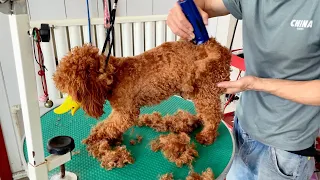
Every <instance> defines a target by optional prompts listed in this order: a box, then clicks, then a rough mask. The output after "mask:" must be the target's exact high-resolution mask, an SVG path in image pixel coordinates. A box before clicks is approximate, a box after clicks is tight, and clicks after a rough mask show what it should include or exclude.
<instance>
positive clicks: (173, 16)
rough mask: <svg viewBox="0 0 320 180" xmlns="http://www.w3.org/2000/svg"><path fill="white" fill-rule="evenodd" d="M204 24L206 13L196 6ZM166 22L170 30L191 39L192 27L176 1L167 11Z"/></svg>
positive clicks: (206, 19)
mask: <svg viewBox="0 0 320 180" xmlns="http://www.w3.org/2000/svg"><path fill="white" fill-rule="evenodd" d="M198 10H199V13H200V15H201V16H202V19H203V22H204V24H205V25H207V24H208V14H207V13H206V12H204V11H203V10H202V9H200V8H198ZM167 24H168V26H169V28H170V29H171V31H172V32H173V33H174V34H175V35H177V36H179V37H181V38H182V39H186V40H192V39H193V38H194V34H193V28H192V25H191V24H190V22H189V21H188V19H187V18H186V16H185V15H184V13H183V12H182V9H181V7H180V5H179V4H178V3H175V5H174V7H173V8H172V9H171V10H170V11H169V14H168V17H167Z"/></svg>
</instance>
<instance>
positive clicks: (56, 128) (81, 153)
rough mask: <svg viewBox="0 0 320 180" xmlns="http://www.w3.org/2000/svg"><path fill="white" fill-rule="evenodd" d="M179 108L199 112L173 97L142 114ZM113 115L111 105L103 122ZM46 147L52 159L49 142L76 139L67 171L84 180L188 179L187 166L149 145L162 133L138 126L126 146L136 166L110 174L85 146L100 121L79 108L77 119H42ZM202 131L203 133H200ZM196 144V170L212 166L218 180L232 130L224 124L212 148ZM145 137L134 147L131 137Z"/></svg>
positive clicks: (229, 150) (51, 116)
mask: <svg viewBox="0 0 320 180" xmlns="http://www.w3.org/2000/svg"><path fill="white" fill-rule="evenodd" d="M178 109H182V110H187V111H189V112H190V113H192V114H194V113H195V108H194V104H193V103H192V102H190V101H187V100H184V99H181V98H180V97H176V96H173V97H171V98H169V99H168V100H166V101H163V102H162V103H161V104H159V105H157V106H152V107H144V108H142V109H141V113H142V114H145V113H152V112H154V111H158V112H160V113H161V114H162V115H166V114H174V113H175V112H176V111H177V110H178ZM110 112H111V109H110V105H109V104H108V103H107V104H106V105H105V114H104V116H103V117H101V120H102V119H104V118H106V117H107V116H108V115H109V113H110ZM41 122H42V132H43V141H44V142H43V145H44V148H45V156H49V153H48V152H47V150H46V144H47V142H48V140H49V139H51V138H53V137H55V136H60V135H66V136H71V137H72V138H74V140H75V143H76V147H75V149H74V152H77V153H75V154H74V155H73V157H72V160H71V161H69V162H68V163H67V164H66V170H67V171H71V172H74V173H75V174H77V176H78V179H80V180H135V179H138V180H157V179H159V177H160V176H161V175H162V174H165V173H173V175H174V177H175V179H185V177H186V176H187V175H188V172H189V169H188V167H186V166H184V167H181V168H178V167H176V165H175V164H174V163H171V162H169V161H168V160H167V159H166V158H165V157H164V156H163V155H162V153H161V152H153V151H152V150H151V149H150V146H149V142H150V141H151V140H152V139H154V138H156V137H158V136H159V135H160V134H162V133H158V132H155V131H153V130H152V129H151V128H148V127H134V130H133V131H132V129H130V130H128V131H127V132H126V133H125V135H124V143H125V145H126V146H127V149H128V150H129V151H131V153H132V155H133V157H134V159H135V163H134V164H131V165H127V166H125V167H124V168H121V169H113V170H111V171H107V170H105V169H103V168H101V167H100V163H99V162H98V161H97V160H96V159H94V158H92V157H91V156H89V155H88V152H87V151H86V146H85V145H83V144H82V143H81V141H82V140H83V139H85V138H86V137H87V136H88V134H89V133H90V129H91V128H92V127H93V126H94V125H95V124H96V123H97V120H95V119H93V118H90V117H88V116H86V115H85V114H84V112H83V111H82V110H81V109H79V110H78V111H77V112H76V114H75V115H74V116H71V114H69V113H66V114H63V115H57V114H55V113H54V112H53V111H52V110H51V111H49V112H47V113H46V114H45V115H43V116H42V117H41ZM198 131H199V130H198ZM195 133H196V132H194V133H193V135H192V141H193V142H195V143H196V145H197V150H198V152H199V157H198V158H197V159H196V162H194V170H195V171H196V172H199V173H200V172H202V171H204V170H205V169H206V168H208V167H211V169H212V170H213V172H214V174H215V178H217V177H218V176H220V174H222V173H223V172H224V170H225V169H226V167H228V165H229V162H230V160H231V158H232V153H233V143H232V142H233V141H232V137H231V134H230V132H229V130H228V128H227V127H226V126H225V124H224V123H221V125H220V126H219V136H218V138H217V140H216V141H215V143H214V144H212V145H210V146H202V145H200V144H199V143H197V141H195V138H194V135H195ZM137 135H141V136H142V137H143V140H142V142H141V143H140V144H136V145H135V146H132V145H130V144H129V141H130V139H131V138H135V137H136V136H137ZM24 154H25V157H26V161H28V157H27V149H26V142H24ZM58 172H59V168H56V169H54V170H52V171H51V172H50V173H49V177H50V176H51V175H53V174H55V173H58Z"/></svg>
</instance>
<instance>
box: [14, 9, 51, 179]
mask: <svg viewBox="0 0 320 180" xmlns="http://www.w3.org/2000/svg"><path fill="white" fill-rule="evenodd" d="M9 20H10V28H11V37H12V44H13V52H14V59H15V64H16V72H17V78H18V85H19V93H20V99H21V107H22V115H23V123H24V128H25V134H26V141H27V148H28V158H29V163H28V174H29V178H30V179H34V180H44V179H48V171H47V166H46V164H45V157H44V149H43V139H42V131H41V122H40V111H39V103H38V98H37V85H36V79H35V70H34V59H33V55H32V49H31V39H30V37H29V35H28V33H27V32H28V31H29V19H28V16H27V15H11V16H10V17H9Z"/></svg>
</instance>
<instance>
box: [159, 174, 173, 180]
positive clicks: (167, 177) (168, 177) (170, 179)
mask: <svg viewBox="0 0 320 180" xmlns="http://www.w3.org/2000/svg"><path fill="white" fill-rule="evenodd" d="M159 180H174V179H173V175H172V173H167V174H164V175H162V176H161V177H160V179H159Z"/></svg>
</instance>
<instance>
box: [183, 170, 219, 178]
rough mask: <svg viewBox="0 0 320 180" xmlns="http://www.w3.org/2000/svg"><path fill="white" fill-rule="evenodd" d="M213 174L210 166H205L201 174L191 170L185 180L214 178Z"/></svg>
mask: <svg viewBox="0 0 320 180" xmlns="http://www.w3.org/2000/svg"><path fill="white" fill-rule="evenodd" d="M214 179H215V178H214V174H213V172H212V169H211V168H207V169H206V170H205V171H203V172H202V173H201V174H198V173H196V172H192V173H191V174H190V175H189V176H188V177H187V178H186V180H214Z"/></svg>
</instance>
